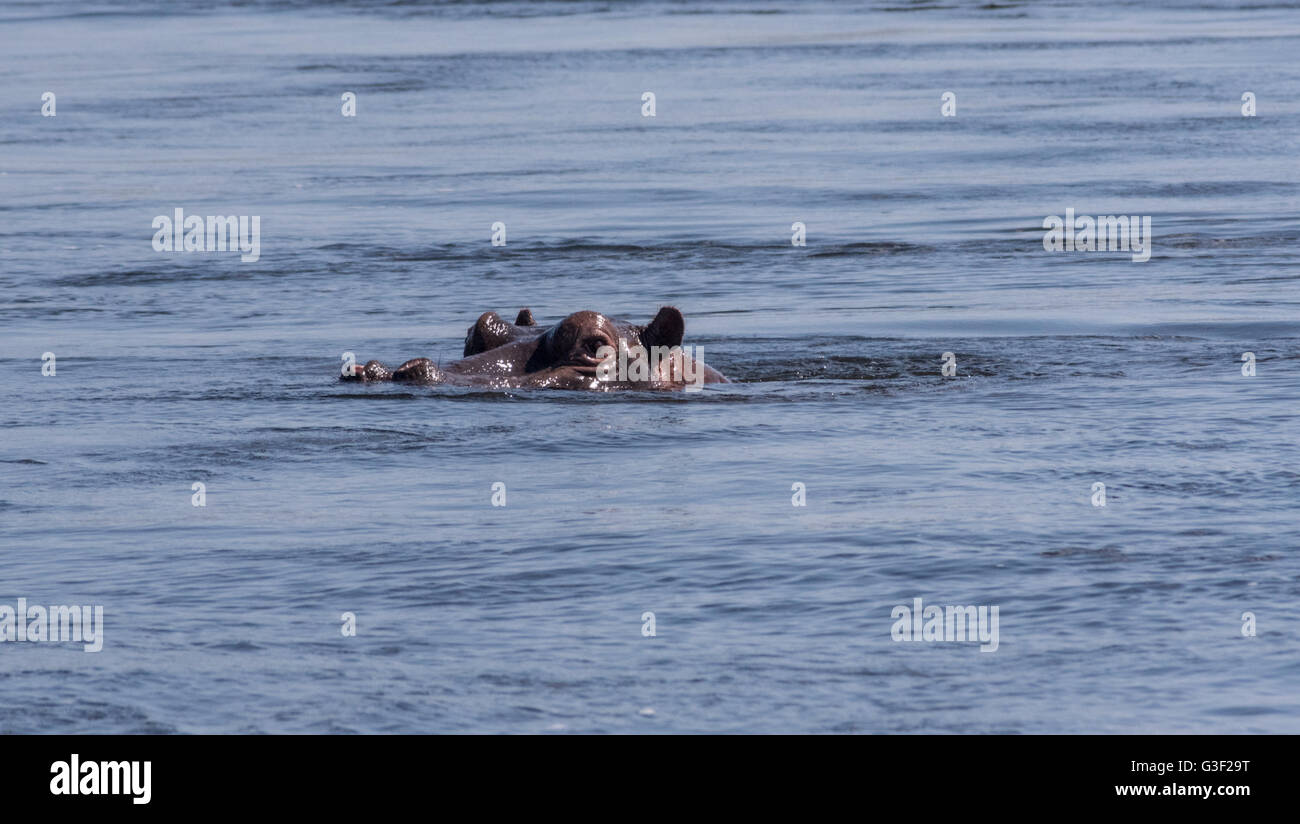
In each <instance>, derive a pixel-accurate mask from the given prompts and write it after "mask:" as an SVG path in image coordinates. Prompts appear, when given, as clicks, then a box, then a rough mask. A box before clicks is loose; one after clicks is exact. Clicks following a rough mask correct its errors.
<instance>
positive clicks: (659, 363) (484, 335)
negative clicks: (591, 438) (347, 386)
mask: <svg viewBox="0 0 1300 824" xmlns="http://www.w3.org/2000/svg"><path fill="white" fill-rule="evenodd" d="M685 330H686V320H685V318H684V317H683V316H682V313H681V312H680V311H678V310H677V309H676V308H675V307H672V306H665V307H663V308H662V309H660V310H659V312H658V314H656V315H655V316H654V319H652V320H651V321H650V323H648V324H646V325H645V326H638V325H634V324H629V323H626V322H623V321H619V320H615V319H613V318H610V317H608V316H606V315H602V314H601V313H599V312H591V311H582V312H575V313H573V314H572V315H569V316H568V317H566V318H564V319H563V320H561V321H560V322H559V323H557V324H555V325H554V326H550V327H541V326H538V325H537V322H536V321H535V320H534V319H533V314H532V312H530V311H529V310H527V309H524V310H522V311H520V313H519V315H518V316H517V317H516V318H515V322H514V323H509V322H507V321H506V320H504V319H503V318H502V317H501V316H500V315H498V314H497V313H496V312H486V313H484V314H483V315H481V316H480V317H479V319H478V320H477V321H476V322H475V323H474V325H473V326H471V327H470V328H469V331H468V333H467V334H466V336H465V349H464V353H465V357H464V358H462V359H461V360H458V361H453V362H452V363H448V364H445V365H442V366H439V365H436V364H434V362H433V361H431V360H430V359H428V358H414V359H412V360H408V361H406V362H405V363H403V364H402V365H401V366H399V367H397V368H396V369H389V368H388V367H386V366H384V365H383V364H382V363H380V362H379V361H377V360H372V361H370V362H369V363H367V364H366V365H365V366H364V367H359V368H357V369H356V371H355V373H354V374H353V375H344V376H342V379H343V380H360V381H398V382H404V383H421V384H451V385H460V386H487V387H494V388H515V387H518V388H549V389H594V390H610V389H683V388H686V387H688V386H698V385H699V384H701V383H728V381H727V379H726V378H725V377H723V375H722V374H721V373H719V372H718V371H717V370H715V369H713V368H711V367H709V366H707V365H705V364H704V363H703V361H700V360H694V359H692V358H691V357H690V355H688V354H686V353H685V352H683V351H682V350H680V349H676V350H674V351H673V352H672V353H671V354H667V352H668V350H669V349H670V348H672V347H680V346H681V343H682V336H683V334H684V333H685ZM620 346H622V347H625V348H626V349H627V350H630V351H631V353H632V357H633V358H635V354H636V352H637V350H636V349H635V347H643V348H644V350H645V351H646V352H647V353H649V351H650V350H651V349H652V348H654V347H660V349H657V350H656V354H665V357H663V358H662V359H656V360H654V361H650V360H649V359H647V360H646V364H647V367H648V368H646V369H644V370H643V371H642V372H640V373H638V372H636V371H635V370H625V373H624V374H618V373H615V374H614V375H612V376H611V375H606V376H605V377H606V378H610V379H602V378H601V372H599V371H598V369H597V367H598V366H599V365H600V364H601V363H602V358H604V359H606V360H605V362H606V363H607V364H612V363H614V362H616V361H617V360H619V359H618V358H611V357H610V354H611V353H615V352H618V351H619V348H620ZM623 360H624V362H625V363H626V361H627V359H623Z"/></svg>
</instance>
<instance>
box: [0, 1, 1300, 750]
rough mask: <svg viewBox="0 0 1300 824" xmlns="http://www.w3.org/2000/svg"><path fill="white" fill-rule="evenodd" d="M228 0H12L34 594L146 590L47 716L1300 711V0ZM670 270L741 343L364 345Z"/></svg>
mask: <svg viewBox="0 0 1300 824" xmlns="http://www.w3.org/2000/svg"><path fill="white" fill-rule="evenodd" d="M213 5H214V4H210V3H202V4H190V3H181V2H167V3H162V2H158V3H116V2H89V1H87V2H81V1H80V0H74V2H68V3H24V2H10V3H8V4H6V5H4V6H3V7H0V78H3V79H2V80H0V289H2V290H3V297H0V395H2V396H3V397H4V404H3V407H0V410H2V411H0V423H2V424H3V427H4V432H5V437H4V438H3V440H0V604H9V605H11V606H13V605H16V601H17V599H18V598H20V597H23V598H27V599H28V600H29V601H30V602H32V603H43V604H100V605H103V606H104V614H105V628H104V648H103V650H102V651H101V652H98V653H86V652H82V651H81V647H80V646H79V645H76V644H50V643H45V644H36V643H4V644H0V732H8V733H14V732H105V733H108V732H443V731H445V732H522V733H529V732H549V731H565V732H800V731H812V732H832V731H833V732H1020V733H1043V732H1068V733H1092V732H1231V733H1235V732H1300V690H1298V689H1297V686H1298V685H1300V637H1297V632H1296V628H1297V627H1298V626H1300V556H1297V553H1296V548H1297V547H1296V542H1297V534H1300V515H1298V514H1297V499H1298V497H1300V447H1298V446H1297V434H1300V427H1298V426H1297V414H1298V412H1300V355H1298V353H1300V320H1298V316H1297V302H1298V301H1300V243H1298V242H1300V218H1298V215H1300V183H1298V182H1297V177H1298V175H1297V170H1298V169H1300V166H1297V161H1296V158H1297V149H1300V62H1297V61H1296V60H1295V54H1296V53H1297V50H1298V49H1300V6H1297V5H1296V4H1294V3H1263V4H1253V5H1250V6H1248V7H1245V8H1240V9H1239V8H1236V7H1235V4H1232V3H1219V2H1213V1H1211V2H1189V3H1111V4H1105V5H1102V6H1096V5H1093V4H1085V3H1075V2H1055V3H1018V2H1004V3H997V4H976V3H962V2H956V3H953V2H947V3H939V2H936V3H906V2H901V0H895V2H885V3H865V4H860V5H854V6H848V5H838V4H825V5H823V4H807V5H799V4H793V5H792V4H789V3H772V2H764V0H740V1H739V2H710V3H702V4H686V3H669V2H649V3H602V2H573V3H569V2H557V3H541V4H522V3H474V2H468V3H453V4H447V5H434V4H414V3H392V4H382V3H363V2H338V3H308V2H246V3H240V4H237V5H230V6H227V5H224V4H221V5H220V7H218V8H212V6H213ZM46 91H53V92H55V93H56V95H57V114H56V116H54V117H42V116H41V114H40V107H41V95H42V94H43V93H44V92H46ZM345 91H352V92H354V93H355V94H356V95H357V116H356V117H355V118H345V117H343V116H342V115H341V113H340V106H341V102H340V96H341V94H342V93H343V92H345ZM645 91H652V92H654V93H655V94H656V109H657V111H656V116H655V117H653V118H650V117H643V116H642V115H641V95H642V93H643V92H645ZM945 91H952V92H954V93H955V94H956V96H957V114H956V116H955V117H942V116H941V115H940V102H941V101H940V96H941V95H942V94H943V93H944V92H945ZM1245 91H1251V92H1253V93H1254V94H1255V95H1256V97H1257V106H1258V110H1257V111H1258V114H1257V116H1256V117H1243V116H1242V114H1241V106H1242V103H1241V96H1242V94H1243V92H1245ZM178 207H180V208H184V209H185V210H186V212H187V213H190V214H199V215H209V214H236V215H258V216H260V217H261V232H262V234H261V257H260V260H258V261H256V262H241V261H240V260H239V257H238V254H231V253H210V254H206V253H193V254H183V253H159V252H155V251H154V250H153V248H152V245H151V240H152V237H153V234H154V230H153V229H152V228H151V221H152V220H153V218H154V217H155V216H156V215H171V214H172V212H173V210H174V209H175V208H178ZM1067 208H1073V209H1075V210H1076V211H1077V212H1078V213H1079V214H1086V215H1100V214H1132V215H1151V216H1152V223H1153V231H1154V234H1155V244H1154V252H1153V254H1152V255H1151V259H1150V260H1149V261H1147V262H1145V263H1135V262H1132V261H1131V260H1130V259H1129V255H1128V254H1127V253H1119V252H1093V253H1083V252H1079V253H1065V252H1060V253H1048V252H1046V251H1044V249H1043V244H1042V235H1043V230H1042V228H1041V227H1042V223H1043V219H1044V217H1045V216H1047V215H1063V214H1064V212H1065V209H1067ZM497 221H501V222H504V223H505V224H506V226H507V229H508V242H507V245H506V246H504V247H493V246H492V245H491V244H490V242H489V238H490V226H491V225H492V224H493V223H494V222H497ZM795 221H802V222H804V223H805V224H806V226H807V246H806V247H804V248H797V247H794V246H792V245H791V243H790V238H791V228H790V227H791V224H792V223H793V222H795ZM666 304H673V305H676V306H678V307H680V308H681V309H682V310H683V312H684V313H685V314H686V318H687V341H686V342H687V343H691V344H697V345H701V346H703V348H704V352H705V360H706V361H707V362H708V363H710V364H712V365H713V366H715V367H717V368H718V369H720V370H721V371H723V372H724V373H725V374H727V375H728V376H729V377H731V378H732V379H733V380H734V381H735V383H733V384H729V385H719V386H709V387H707V388H706V390H705V391H703V392H700V393H693V394H668V393H638V392H632V393H609V394H588V393H573V392H561V391H549V392H548V391H511V392H488V391H475V390H472V389H464V388H449V387H442V388H440V387H412V386H401V385H357V384H342V383H339V382H338V381H337V380H336V376H337V374H338V370H339V366H340V363H341V360H340V358H341V355H342V353H343V352H345V351H352V352H355V353H357V355H358V357H359V358H360V359H362V360H365V359H369V358H378V359H380V360H383V361H384V362H386V363H389V364H390V365H392V364H396V363H400V362H402V361H403V360H405V359H407V358H410V357H417V356H429V357H433V358H437V359H440V360H443V361H446V360H449V359H453V358H455V357H457V356H458V355H459V351H460V345H461V341H462V339H463V336H464V332H465V328H466V327H467V326H468V325H469V324H470V323H471V322H472V321H473V320H474V318H476V317H477V316H478V315H479V314H480V313H482V312H484V311H486V310H489V309H494V310H497V311H499V312H501V313H502V314H503V315H513V313H514V312H515V311H516V310H517V309H518V308H520V307H523V306H528V307H531V308H532V310H533V312H534V313H535V314H536V315H537V317H538V318H539V320H541V321H542V322H543V323H549V322H554V321H555V320H558V319H559V318H561V317H563V316H564V315H566V314H568V313H570V312H573V311H577V310H579V309H595V310H599V311H603V312H606V313H608V314H611V315H615V316H618V317H623V318H627V319H628V320H631V321H637V322H642V323H644V322H645V321H647V320H648V319H649V318H650V317H651V316H652V315H653V314H654V312H655V311H656V310H657V309H658V308H659V307H660V306H661V305H666ZM45 352H53V353H54V354H55V355H56V363H57V374H56V375H54V376H52V377H47V376H43V375H42V373H41V363H42V362H41V357H42V354H43V353H45ZM944 352H952V353H954V354H955V356H956V363H957V374H956V375H955V376H953V377H944V376H943V375H942V374H941V366H942V363H941V358H940V356H941V354H942V353H944ZM1244 352H1253V353H1255V356H1256V359H1257V361H1256V362H1257V373H1256V375H1255V376H1253V377H1247V376H1243V375H1242V372H1241V366H1242V362H1241V356H1242V353H1244ZM195 482H201V483H203V484H205V486H206V506H203V507H195V506H193V505H192V503H191V496H192V494H193V493H192V484H194V483H195ZM497 482H502V483H504V484H505V485H506V490H507V498H506V505H505V506H504V507H498V506H493V505H492V486H493V484H494V483H497ZM1097 482H1101V483H1104V484H1105V485H1106V493H1107V499H1106V506H1104V507H1101V506H1094V505H1093V502H1092V489H1093V484H1094V483H1097ZM795 483H802V484H805V486H806V495H807V505H806V506H804V507H796V506H793V505H792V501H791V496H792V491H791V490H792V485H793V484H795ZM917 597H920V598H923V599H924V602H925V603H926V604H933V605H987V606H998V607H999V610H1000V616H1001V617H1000V642H999V646H998V649H997V650H996V651H995V652H981V651H980V650H979V648H978V645H977V644H973V643H963V642H896V641H894V640H892V638H891V627H892V626H893V624H894V620H893V618H891V611H892V610H893V608H894V607H895V606H898V605H908V606H910V605H911V604H912V599H913V598H917ZM647 611H650V612H653V613H654V614H655V624H656V627H655V629H656V635H654V636H653V637H646V636H643V634H642V627H643V620H642V615H643V613H644V612H647ZM344 612H353V613H355V615H356V617H357V633H356V635H355V637H345V636H344V635H343V634H342V632H341V615H342V613H344ZM1245 612H1251V613H1253V614H1254V615H1255V616H1256V622H1257V623H1256V626H1257V635H1255V636H1254V637H1245V636H1243V633H1242V627H1243V619H1242V615H1243V613H1245Z"/></svg>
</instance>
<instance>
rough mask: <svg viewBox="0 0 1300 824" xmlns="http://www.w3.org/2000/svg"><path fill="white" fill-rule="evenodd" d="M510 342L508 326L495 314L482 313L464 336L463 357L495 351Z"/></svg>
mask: <svg viewBox="0 0 1300 824" xmlns="http://www.w3.org/2000/svg"><path fill="white" fill-rule="evenodd" d="M509 340H510V330H509V326H508V324H507V323H506V322H505V321H504V320H502V319H501V316H500V315H498V314H497V313H496V312H484V313H483V314H482V315H480V316H479V319H478V320H477V321H476V322H475V323H474V325H473V326H471V327H470V328H469V333H468V334H466V335H465V355H464V356H465V357H467V358H468V357H469V356H470V355H477V354H478V353H479V352H486V351H487V350H489V349H496V348H497V347H498V346H500V345H501V344H503V343H506V342H507V341H509Z"/></svg>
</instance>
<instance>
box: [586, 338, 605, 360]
mask: <svg viewBox="0 0 1300 824" xmlns="http://www.w3.org/2000/svg"><path fill="white" fill-rule="evenodd" d="M605 345H606V343H605V339H604V338H598V337H596V336H594V335H593V336H592V337H589V338H585V339H584V340H583V341H582V348H583V349H584V350H585V351H586V353H587V354H588V355H592V356H594V355H595V354H596V352H597V351H598V350H599V349H600V347H602V346H605Z"/></svg>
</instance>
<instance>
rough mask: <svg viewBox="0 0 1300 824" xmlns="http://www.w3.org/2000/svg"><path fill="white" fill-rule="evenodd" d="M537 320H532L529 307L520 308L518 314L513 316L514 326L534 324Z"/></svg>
mask: <svg viewBox="0 0 1300 824" xmlns="http://www.w3.org/2000/svg"><path fill="white" fill-rule="evenodd" d="M536 325H537V321H535V320H533V312H532V310H531V309H520V310H519V314H518V315H517V316H516V317H515V326H536Z"/></svg>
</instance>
